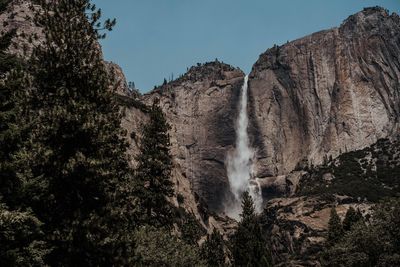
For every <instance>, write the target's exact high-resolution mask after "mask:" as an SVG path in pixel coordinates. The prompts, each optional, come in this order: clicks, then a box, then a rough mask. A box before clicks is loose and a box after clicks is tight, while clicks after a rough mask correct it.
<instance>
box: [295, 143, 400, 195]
mask: <svg viewBox="0 0 400 267" xmlns="http://www.w3.org/2000/svg"><path fill="white" fill-rule="evenodd" d="M399 173H400V141H399V139H394V140H392V141H390V140H388V139H380V140H378V141H377V142H376V143H375V144H374V145H372V146H371V147H368V148H365V149H362V150H357V151H352V152H347V153H343V154H342V155H340V156H339V157H338V158H336V159H334V160H329V161H328V162H327V164H326V165H323V166H318V167H316V168H313V169H311V170H308V174H306V175H305V176H303V177H302V179H301V183H300V187H299V190H298V192H297V194H298V195H318V196H327V195H332V194H339V195H347V196H351V197H354V198H361V199H364V198H366V199H367V200H369V201H373V202H378V201H379V200H380V199H382V198H385V197H395V196H398V195H399V194H400V175H399ZM325 174H332V175H333V177H334V179H333V180H332V181H328V182H327V181H325V180H324V179H323V176H324V175H325Z"/></svg>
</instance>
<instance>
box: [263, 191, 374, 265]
mask: <svg viewBox="0 0 400 267" xmlns="http://www.w3.org/2000/svg"><path fill="white" fill-rule="evenodd" d="M333 203H335V204H333ZM332 207H335V209H336V212H337V213H338V215H339V217H341V219H342V220H343V219H344V217H345V214H346V212H347V210H348V209H349V208H350V207H353V208H354V209H359V210H360V211H361V212H362V214H363V215H364V216H365V215H366V214H369V213H370V212H371V207H372V206H371V205H370V204H367V203H357V202H354V201H353V200H352V199H351V198H346V197H336V199H332V200H326V199H321V198H314V197H293V198H275V199H273V200H270V201H269V202H268V204H267V209H266V210H265V213H264V214H263V217H262V219H263V221H264V224H263V225H264V228H265V230H266V231H267V233H268V238H270V243H271V252H272V255H273V258H274V266H321V265H320V263H319V253H320V252H321V251H323V249H324V245H325V238H326V231H327V228H328V221H329V217H330V210H331V208H332Z"/></svg>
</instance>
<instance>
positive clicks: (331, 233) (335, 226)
mask: <svg viewBox="0 0 400 267" xmlns="http://www.w3.org/2000/svg"><path fill="white" fill-rule="evenodd" d="M342 236H343V226H342V222H341V220H340V218H339V215H338V214H337V212H336V209H335V207H332V209H331V214H330V217H329V222H328V236H327V241H328V244H330V245H332V244H334V243H336V242H337V241H339V240H340V239H341V238H342Z"/></svg>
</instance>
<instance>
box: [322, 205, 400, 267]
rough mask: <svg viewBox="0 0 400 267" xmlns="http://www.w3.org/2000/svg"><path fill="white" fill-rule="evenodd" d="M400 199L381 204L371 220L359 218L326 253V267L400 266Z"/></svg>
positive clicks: (323, 260)
mask: <svg viewBox="0 0 400 267" xmlns="http://www.w3.org/2000/svg"><path fill="white" fill-rule="evenodd" d="M399 225H400V200H399V199H398V198H397V199H388V200H386V201H384V202H382V203H380V204H378V205H377V206H376V207H375V208H374V211H373V214H372V218H371V220H370V221H369V222H368V223H365V222H364V221H363V220H358V221H357V222H356V223H355V224H354V225H353V226H352V227H351V229H350V230H349V231H347V232H346V233H344V234H343V235H342V237H341V238H339V239H337V240H336V242H334V243H333V244H332V245H331V246H330V247H329V248H328V249H327V250H326V251H325V252H324V254H323V256H322V259H321V261H322V264H323V265H324V266H346V267H347V266H354V267H356V266H366V267H372V266H382V267H383V266H399V265H400V253H399V251H400V230H399V227H398V226H399Z"/></svg>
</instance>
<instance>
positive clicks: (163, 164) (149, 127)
mask: <svg viewBox="0 0 400 267" xmlns="http://www.w3.org/2000/svg"><path fill="white" fill-rule="evenodd" d="M149 116H150V121H149V122H148V123H147V124H145V125H143V127H142V140H141V142H140V153H139V156H138V157H137V162H138V166H137V170H136V177H137V180H138V181H139V186H138V187H137V194H138V196H139V199H140V204H141V207H142V208H143V209H144V213H145V214H143V218H142V222H143V223H146V224H150V225H168V224H171V223H172V218H171V210H170V203H169V202H168V199H167V198H168V197H172V196H173V192H174V191H173V183H172V182H171V180H170V176H171V170H172V158H171V155H170V151H169V149H170V139H169V134H168V130H169V129H170V125H169V124H168V122H167V120H166V118H165V116H164V113H163V112H162V110H161V108H160V107H159V106H158V102H157V101H154V103H153V105H152V107H151V109H150V112H149Z"/></svg>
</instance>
